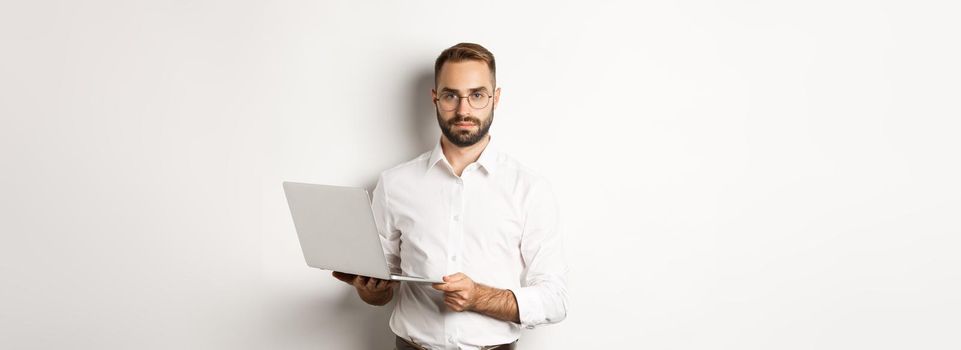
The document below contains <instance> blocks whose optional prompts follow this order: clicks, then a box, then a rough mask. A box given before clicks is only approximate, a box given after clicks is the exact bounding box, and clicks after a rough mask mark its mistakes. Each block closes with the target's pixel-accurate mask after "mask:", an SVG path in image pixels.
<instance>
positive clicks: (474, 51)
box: [434, 43, 497, 87]
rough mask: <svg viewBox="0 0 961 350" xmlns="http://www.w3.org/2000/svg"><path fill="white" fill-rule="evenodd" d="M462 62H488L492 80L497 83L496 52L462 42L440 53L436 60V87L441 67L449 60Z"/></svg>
mask: <svg viewBox="0 0 961 350" xmlns="http://www.w3.org/2000/svg"><path fill="white" fill-rule="evenodd" d="M448 61H449V62H452V63H454V62H461V61H482V62H484V63H487V68H490V70H491V82H493V83H494V85H495V86H496V85H497V74H496V73H497V69H496V65H495V64H494V54H492V53H491V52H490V51H487V49H486V48H484V47H483V46H480V45H478V44H474V43H460V44H457V45H454V46H451V47H448V48H447V49H446V50H444V51H443V52H441V53H440V56H437V61H436V62H434V87H437V77H438V76H439V75H440V69H441V67H443V66H444V63H447V62H448Z"/></svg>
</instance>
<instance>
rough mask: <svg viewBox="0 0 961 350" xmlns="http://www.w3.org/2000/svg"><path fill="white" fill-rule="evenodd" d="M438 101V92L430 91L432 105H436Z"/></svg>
mask: <svg viewBox="0 0 961 350" xmlns="http://www.w3.org/2000/svg"><path fill="white" fill-rule="evenodd" d="M436 99H437V90H436V89H430V103H434V100H436Z"/></svg>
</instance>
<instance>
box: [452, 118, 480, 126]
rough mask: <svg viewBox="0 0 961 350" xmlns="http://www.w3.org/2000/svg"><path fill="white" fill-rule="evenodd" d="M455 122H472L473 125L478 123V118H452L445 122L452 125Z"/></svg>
mask: <svg viewBox="0 0 961 350" xmlns="http://www.w3.org/2000/svg"><path fill="white" fill-rule="evenodd" d="M457 123H473V124H474V125H480V119H477V118H474V117H459V118H453V119H451V120H450V121H448V122H447V125H450V126H454V124H457Z"/></svg>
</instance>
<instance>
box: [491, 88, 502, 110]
mask: <svg viewBox="0 0 961 350" xmlns="http://www.w3.org/2000/svg"><path fill="white" fill-rule="evenodd" d="M500 100H501V88H500V87H498V88H496V89H494V107H492V108H491V109H494V108H497V102H498V101H500Z"/></svg>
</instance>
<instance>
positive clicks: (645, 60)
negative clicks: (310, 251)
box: [0, 0, 961, 349]
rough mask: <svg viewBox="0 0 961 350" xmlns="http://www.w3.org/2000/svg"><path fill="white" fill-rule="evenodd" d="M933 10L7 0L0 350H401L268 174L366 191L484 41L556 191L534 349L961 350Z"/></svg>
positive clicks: (505, 99)
mask: <svg viewBox="0 0 961 350" xmlns="http://www.w3.org/2000/svg"><path fill="white" fill-rule="evenodd" d="M959 15H961V11H959V7H958V5H956V4H955V3H953V2H950V1H941V2H933V1H794V2H786V1H785V2H773V1H676V2H631V3H627V2H625V3H596V2H592V3H591V4H588V3H586V2H582V3H565V2H558V1H543V2H523V3H521V2H515V3H508V2H496V1H495V2H486V1H485V2H467V3H460V4H455V3H451V2H440V1H437V2H419V1H376V2H375V1H343V2H326V1H299V2H295V1H263V2H251V1H226V0H224V1H214V0H198V1H152V2H148V1H119V0H117V1H83V2H80V1H12V0H11V1H6V0H5V1H3V2H2V3H0V167H2V171H0V177H2V178H0V180H2V181H0V235H2V242H0V276H2V278H0V348H4V349H65V348H76V349H129V348H141V349H228V348H229V349H326V348H329V349H334V348H337V349H389V348H391V347H392V336H391V334H390V331H389V330H388V328H387V317H388V316H389V311H390V307H391V306H392V304H391V305H389V306H387V307H384V308H377V307H372V306H368V305H366V304H363V303H362V302H361V301H360V300H359V299H358V298H357V297H356V295H355V294H353V291H352V290H351V289H350V287H348V286H346V285H344V284H342V283H341V282H339V281H336V280H334V279H333V278H332V277H331V276H330V275H329V272H326V271H321V270H315V269H309V268H307V267H306V266H305V264H304V262H303V257H302V256H301V252H300V250H299V246H298V243H297V240H296V235H295V233H294V230H293V224H292V222H291V220H290V216H289V213H288V211H287V208H286V202H285V200H284V196H283V192H282V190H281V186H280V184H281V182H282V181H283V180H294V181H306V182H315V183H328V184H341V185H358V186H366V187H372V186H373V184H374V181H375V179H376V176H377V174H378V173H379V172H380V171H381V170H384V169H386V168H388V167H390V166H392V165H394V164H397V163H400V162H402V161H405V160H407V159H410V158H413V157H415V156H416V155H418V154H420V153H421V152H423V151H426V150H428V149H429V148H430V147H431V146H432V144H433V142H436V140H437V137H438V135H439V134H438V131H437V130H438V128H437V126H436V121H435V120H434V111H433V109H432V105H431V104H430V88H431V86H432V78H433V70H432V69H433V60H434V59H435V58H436V56H437V54H438V53H440V51H441V50H443V49H444V48H446V47H449V46H451V45H453V44H455V43H457V42H461V41H469V42H477V43H481V44H483V45H485V46H486V47H488V48H489V49H490V50H491V51H493V52H494V54H495V55H496V57H497V59H498V61H497V63H498V83H499V85H500V86H501V87H502V89H503V95H502V98H501V104H500V106H499V108H498V109H497V111H496V118H495V123H494V128H493V129H492V133H493V134H494V135H495V137H497V138H498V141H499V142H500V143H501V146H502V147H503V148H504V149H505V150H506V151H508V152H509V153H511V154H512V155H514V156H515V158H517V159H519V160H520V161H521V162H523V163H525V164H526V165H528V166H530V167H532V168H534V169H536V170H538V171H539V172H540V173H542V174H545V175H546V176H547V177H548V178H549V179H550V181H551V182H552V183H553V185H554V187H555V190H556V192H557V195H558V200H559V203H560V206H561V210H562V213H563V214H564V215H563V219H564V221H563V225H564V228H565V230H564V233H565V235H566V242H567V256H568V260H569V262H570V265H571V266H572V273H571V276H570V279H571V283H570V293H571V295H570V296H571V306H570V312H569V315H568V318H567V319H566V320H565V321H563V322H561V323H559V324H556V325H550V326H545V327H542V328H538V329H536V330H533V331H525V333H524V336H523V338H522V341H521V344H522V345H523V347H524V348H528V349H580V348H637V349H868V348H872V349H957V348H959V347H961V340H959V339H961V338H958V336H957V331H958V330H959V329H961V316H959V315H961V297H959V295H961V268H959V267H961V254H959V250H961V237H959V234H961V222H959V215H958V214H959V212H961V185H959V182H958V180H957V179H959V178H961V164H959V158H961V157H959V150H961V141H959V137H958V135H959V133H961V122H959V117H961V113H959V112H961V108H959V103H958V102H959V96H961V84H959V81H961V68H959V67H961V65H959V64H958V62H961V45H959V42H961V40H959V35H958V33H959V32H961V24H959V21H958V18H959Z"/></svg>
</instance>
